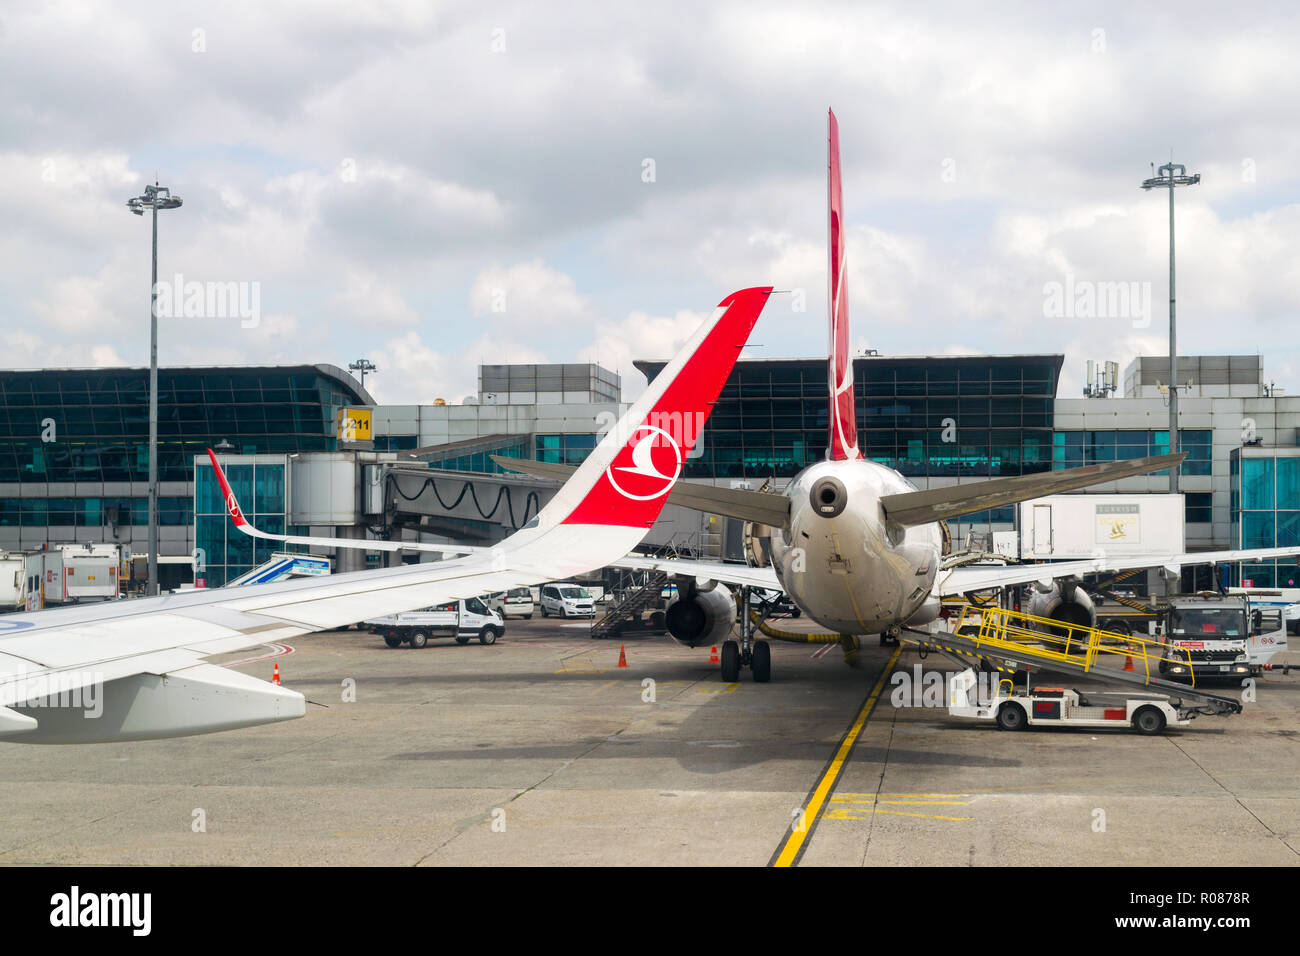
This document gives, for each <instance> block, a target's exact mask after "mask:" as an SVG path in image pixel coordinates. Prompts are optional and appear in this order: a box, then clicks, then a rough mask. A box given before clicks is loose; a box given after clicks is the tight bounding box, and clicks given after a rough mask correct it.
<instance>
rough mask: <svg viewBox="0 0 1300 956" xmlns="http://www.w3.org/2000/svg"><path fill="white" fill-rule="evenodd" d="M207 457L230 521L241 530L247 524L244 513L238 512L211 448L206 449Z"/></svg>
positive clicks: (237, 506) (227, 483)
mask: <svg viewBox="0 0 1300 956" xmlns="http://www.w3.org/2000/svg"><path fill="white" fill-rule="evenodd" d="M208 457H209V458H211V459H212V468H213V470H214V471H215V472H216V473H217V481H218V482H220V483H221V493H222V494H223V495H225V496H226V508H227V509H228V510H229V511H230V520H231V521H233V522H235V527H236V528H242V527H244V525H246V524H248V522H247V521H246V520H244V513H243V512H242V511H240V510H239V502H238V501H236V500H235V493H234V492H233V491H231V490H230V482H228V481H226V473H225V472H224V471H222V470H221V466H220V465H219V464H217V456H216V453H215V452H214V451H213V450H212V449H211V448H209V449H208Z"/></svg>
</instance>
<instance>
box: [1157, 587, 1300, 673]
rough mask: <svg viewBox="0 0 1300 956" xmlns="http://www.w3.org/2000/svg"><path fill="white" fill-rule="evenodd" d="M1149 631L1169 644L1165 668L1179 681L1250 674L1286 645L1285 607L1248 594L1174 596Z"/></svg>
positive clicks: (1208, 593)
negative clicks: (1260, 601)
mask: <svg viewBox="0 0 1300 956" xmlns="http://www.w3.org/2000/svg"><path fill="white" fill-rule="evenodd" d="M1151 631H1152V633H1153V634H1155V635H1157V636H1158V637H1159V639H1160V640H1162V641H1163V642H1164V644H1165V645H1166V650H1165V653H1164V657H1163V659H1162V660H1161V662H1160V671H1161V673H1162V674H1166V675H1168V676H1170V677H1173V678H1175V679H1181V680H1186V679H1193V680H1196V681H1198V682H1199V681H1201V680H1206V679H1212V678H1224V679H1240V678H1242V677H1247V676H1249V675H1251V674H1255V673H1258V672H1259V671H1260V669H1261V668H1263V667H1264V666H1265V665H1266V664H1268V663H1269V661H1270V660H1272V658H1273V657H1274V656H1275V655H1276V654H1278V653H1280V652H1282V651H1285V650H1286V647H1287V640H1286V623H1285V620H1284V618H1283V609H1282V608H1280V607H1275V606H1270V605H1267V604H1264V605H1260V606H1256V605H1254V604H1252V601H1251V597H1250V595H1248V594H1220V593H1218V592H1216V591H1202V592H1200V593H1197V594H1179V595H1175V596H1173V597H1170V598H1169V607H1168V610H1167V611H1165V612H1164V613H1162V614H1161V615H1160V619H1159V621H1158V622H1152V625H1151Z"/></svg>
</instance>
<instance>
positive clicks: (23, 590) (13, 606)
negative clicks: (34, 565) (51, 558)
mask: <svg viewBox="0 0 1300 956" xmlns="http://www.w3.org/2000/svg"><path fill="white" fill-rule="evenodd" d="M26 609H27V560H26V556H25V555H23V554H21V553H18V552H16V551H0V614H8V613H10V612H11V611H25V610H26Z"/></svg>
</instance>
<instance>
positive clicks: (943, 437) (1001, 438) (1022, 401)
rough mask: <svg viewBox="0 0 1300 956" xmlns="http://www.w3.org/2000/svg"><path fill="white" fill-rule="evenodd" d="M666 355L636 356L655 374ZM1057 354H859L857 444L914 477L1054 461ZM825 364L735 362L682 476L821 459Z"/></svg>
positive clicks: (779, 472) (785, 472) (991, 473)
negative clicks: (651, 359) (659, 357)
mask: <svg viewBox="0 0 1300 956" xmlns="http://www.w3.org/2000/svg"><path fill="white" fill-rule="evenodd" d="M665 364H666V363H663V362H638V363H637V366H638V367H639V368H640V369H641V370H642V371H644V372H645V373H646V375H647V377H648V378H653V377H654V376H655V375H657V374H658V373H659V372H660V371H661V370H662V369H663V367H664V365H665ZM1060 366H1061V358H1060V357H1059V356H970V357H967V356H958V357H943V358H915V359H908V358H877V357H871V358H859V359H856V360H855V362H854V379H855V382H854V391H855V394H856V396H857V418H858V430H859V444H860V447H861V448H862V452H863V454H864V455H865V456H866V457H868V458H870V459H872V460H873V461H877V462H880V463H881V464H884V465H888V466H889V467H891V468H895V469H897V470H898V471H899V472H901V473H902V474H904V475H907V476H911V477H939V476H945V477H967V476H979V477H997V476H1003V475H1022V474H1029V473H1032V472H1039V471H1048V470H1050V469H1051V468H1052V402H1053V398H1054V397H1055V394H1056V383H1057V376H1058V374H1059V372H1060ZM826 375H827V373H826V363H825V361H824V360H819V359H805V360H785V361H770V362H768V361H747V362H741V363H739V364H738V365H737V366H736V369H735V371H733V372H732V374H731V376H730V377H729V378H728V380H727V383H726V385H724V386H723V389H722V394H721V395H720V396H719V398H718V402H717V404H716V405H715V406H714V409H713V411H712V413H711V414H710V415H709V418H708V420H707V421H706V423H705V425H704V432H703V435H702V437H701V441H700V452H699V454H698V455H697V456H694V457H692V458H690V459H688V460H687V462H686V468H685V474H686V476H687V477H690V478H754V479H758V480H760V481H761V480H762V479H764V478H768V477H771V476H776V477H790V476H793V475H794V474H796V473H797V472H798V471H799V470H800V469H802V468H804V467H806V466H808V465H811V464H813V463H814V462H817V461H821V460H822V459H823V458H824V457H825V454H826V432H827V417H828V411H827V381H826Z"/></svg>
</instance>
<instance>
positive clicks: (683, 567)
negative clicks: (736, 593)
mask: <svg viewBox="0 0 1300 956" xmlns="http://www.w3.org/2000/svg"><path fill="white" fill-rule="evenodd" d="M609 566H610V567H612V568H628V569H629V570H632V571H667V572H668V573H669V574H675V575H683V576H687V575H690V576H693V577H696V578H698V579H699V580H700V581H701V582H703V581H721V582H722V583H723V584H739V585H741V586H749V587H755V588H768V589H769V590H774V591H781V590H784V589H783V588H782V587H781V582H780V580H779V579H778V578H777V576H776V572H775V571H774V570H772V568H771V567H766V568H751V567H748V566H747V565H744V564H724V563H722V562H717V561H694V560H691V559H688V558H652V557H641V556H639V555H635V554H629V555H627V556H626V557H622V558H619V559H618V560H617V561H611V562H609Z"/></svg>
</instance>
